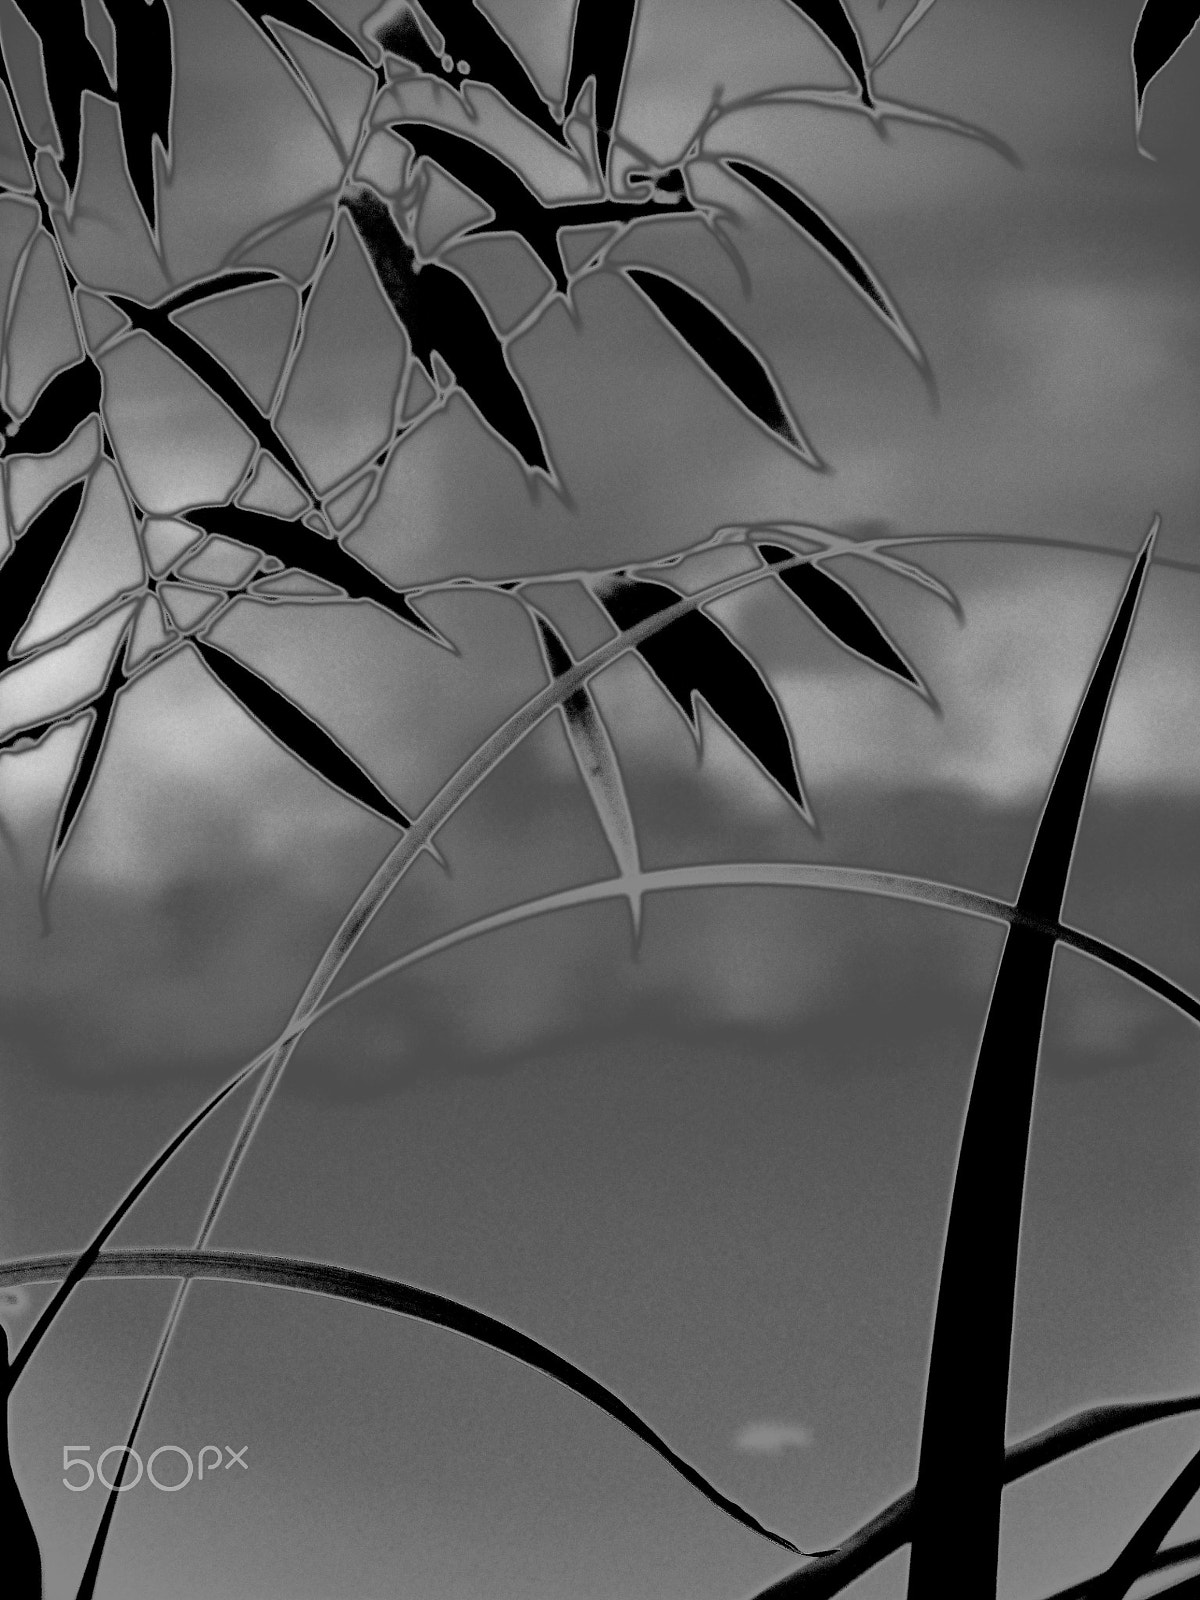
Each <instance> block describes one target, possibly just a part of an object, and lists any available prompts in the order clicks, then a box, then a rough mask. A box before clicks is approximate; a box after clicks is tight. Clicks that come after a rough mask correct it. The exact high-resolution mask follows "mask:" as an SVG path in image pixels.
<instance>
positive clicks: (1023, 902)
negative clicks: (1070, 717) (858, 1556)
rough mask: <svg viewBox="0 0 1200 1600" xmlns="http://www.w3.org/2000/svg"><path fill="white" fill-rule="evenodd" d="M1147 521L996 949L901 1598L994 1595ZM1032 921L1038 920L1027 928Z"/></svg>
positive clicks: (937, 1322) (953, 1212)
mask: <svg viewBox="0 0 1200 1600" xmlns="http://www.w3.org/2000/svg"><path fill="white" fill-rule="evenodd" d="M1157 529H1158V518H1157V517H1156V518H1155V519H1154V523H1153V525H1152V527H1151V530H1150V533H1149V536H1148V537H1147V539H1146V542H1145V544H1144V545H1143V547H1142V550H1141V552H1140V553H1139V555H1138V556H1137V558H1136V560H1135V561H1134V563H1133V567H1132V571H1131V573H1130V576H1129V580H1128V582H1127V584H1126V586H1125V590H1124V593H1123V594H1122V596H1121V599H1120V602H1119V604H1118V606H1117V609H1116V612H1115V614H1114V617H1113V620H1112V623H1111V625H1110V627H1109V630H1108V635H1107V638H1106V639H1105V642H1104V645H1103V647H1102V648H1101V650H1100V653H1099V655H1098V657H1097V659H1096V663H1095V666H1094V667H1093V669H1092V673H1091V677H1090V680H1089V682H1088V685H1087V688H1086V689H1085V691H1084V695H1083V699H1082V700H1081V702H1080V705H1079V710H1078V712H1077V714H1076V717H1075V722H1074V726H1073V727H1072V729H1071V732H1070V735H1069V737H1068V739H1067V742H1066V746H1065V748H1064V750H1063V753H1062V756H1061V758H1060V760H1059V764H1058V769H1057V771H1056V772H1055V775H1054V781H1053V783H1052V784H1051V786H1050V792H1049V795H1048V797H1047V800H1046V805H1045V808H1044V810H1043V812H1042V817H1041V820H1040V822H1039V824H1038V829H1037V834H1036V836H1035V838H1034V842H1033V847H1032V849H1031V850H1030V854H1029V860H1028V864H1027V865H1026V868H1025V875H1024V878H1023V880H1022V883H1021V890H1020V894H1019V895H1018V897H1017V905H1016V910H1017V920H1015V921H1014V922H1013V924H1012V926H1011V927H1010V928H1009V931H1008V934H1007V936H1006V938H1005V942H1004V953H1003V955H1002V956H1001V960H1000V968H999V971H998V973H997V975H996V982H995V986H994V988H993V991H992V997H991V1001H990V1003H989V1005H988V1013H987V1021H986V1023H985V1025H984V1030H983V1038H982V1040H981V1041H980V1046H979V1054H978V1058H977V1060H976V1064H975V1074H974V1080H973V1082H972V1086H971V1095H970V1100H969V1103H968V1106H967V1115H966V1120H965V1122H964V1125H963V1132H962V1137H961V1141H960V1145H959V1154H958V1163H957V1168H956V1172H955V1178H954V1191H953V1195H952V1198H951V1202H950V1216H949V1221H948V1223H947V1227H946V1241H945V1246H944V1249H943V1254H942V1270H941V1281H940V1284H939V1288H938V1299H937V1309H936V1312H935V1316H934V1328H933V1346H932V1350H931V1353H930V1357H929V1372H928V1377H927V1380H926V1390H925V1416H924V1423H923V1427H922V1434H921V1452H920V1466H919V1472H918V1477H917V1489H916V1503H915V1508H914V1524H913V1549H912V1560H911V1562H910V1564H909V1578H908V1593H909V1595H910V1596H912V1597H913V1600H924V1597H925V1596H927V1595H932V1594H941V1593H962V1594H979V1595H985V1594H994V1593H995V1589H996V1573H997V1562H998V1559H999V1540H1000V1494H1001V1490H1002V1488H1003V1482H1004V1473H1003V1462H1004V1427H1005V1415H1006V1411H1007V1407H1008V1372H1009V1358H1010V1347H1011V1342H1012V1327H1013V1308H1014V1304H1015V1297H1016V1275H1017V1252H1018V1246H1019V1241H1020V1226H1021V1207H1022V1200H1023V1195H1024V1187H1025V1164H1026V1160H1027V1156H1028V1147H1029V1127H1030V1118H1031V1115H1032V1111H1033V1095H1034V1087H1035V1083H1036V1077H1037V1062H1038V1055H1039V1052H1040V1048H1041V1036H1042V1024H1043V1018H1044V1013H1045V1005H1046V996H1047V993H1048V990H1049V986H1050V970H1051V963H1052V960H1053V956H1054V947H1055V944H1056V935H1055V934H1054V932H1053V931H1049V930H1051V929H1053V928H1054V927H1055V926H1057V924H1058V922H1059V919H1060V917H1061V914H1062V902H1063V897H1064V896H1065V894H1066V888H1067V878H1068V874H1069V872H1070V866H1071V857H1072V854H1073V852H1074V848H1075V839H1076V835H1077V832H1078V829H1079V822H1080V819H1081V817H1082V814H1083V805H1084V800H1085V798H1086V794H1087V788H1088V784H1089V782H1090V779H1091V772H1092V767H1093V764H1094V762H1095V758H1096V751H1097V749H1098V747H1099V744H1100V735H1101V733H1102V731H1103V727H1104V721H1105V717H1106V715H1107V711H1108V706H1109V702H1110V700H1111V697H1112V692H1113V689H1114V687H1115V685H1116V681H1117V674H1118V672H1119V670H1120V666H1121V661H1122V659H1123V656H1124V652H1125V647H1126V644H1127V642H1128V639H1129V633H1130V630H1131V628H1132V626H1133V620H1134V617H1135V615H1136V612H1137V606H1138V601H1139V598H1140V596H1141V592H1142V587H1143V584H1144V582H1145V577H1146V573H1147V571H1148V569H1149V565H1150V555H1151V550H1152V548H1153V542H1154V537H1155V534H1156V532H1157ZM1034 919H1036V920H1034Z"/></svg>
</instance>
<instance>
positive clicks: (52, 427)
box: [0, 356, 100, 456]
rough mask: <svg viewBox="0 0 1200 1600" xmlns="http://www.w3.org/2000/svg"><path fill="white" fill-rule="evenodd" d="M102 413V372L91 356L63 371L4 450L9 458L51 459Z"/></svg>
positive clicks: (0, 450)
mask: <svg viewBox="0 0 1200 1600" xmlns="http://www.w3.org/2000/svg"><path fill="white" fill-rule="evenodd" d="M99 409H100V368H99V367H98V366H97V365H96V363H95V362H94V361H93V360H92V358H91V356H84V358H83V360H82V361H77V362H75V364H74V366H70V367H63V368H61V369H60V370H59V371H58V372H56V373H55V374H54V376H53V377H52V378H51V379H50V382H49V383H48V384H47V385H46V386H45V388H44V389H43V390H42V392H41V394H39V395H38V397H37V399H36V400H35V401H34V404H33V408H32V410H31V411H30V412H29V415H28V416H27V417H26V418H25V419H24V421H22V422H19V423H17V424H16V426H15V427H14V428H13V430H12V432H11V433H10V434H9V436H8V437H7V438H6V439H5V440H4V442H3V445H2V446H0V454H3V455H6V456H14V455H31V456H44V455H49V454H50V452H51V451H53V450H57V449H58V448H59V447H60V445H64V444H66V442H67V440H68V439H69V438H70V437H71V435H72V434H73V433H74V432H75V429H76V428H77V427H78V426H79V424H80V423H81V422H82V421H84V419H85V418H86V417H89V416H91V415H93V414H94V413H95V412H98V411H99Z"/></svg>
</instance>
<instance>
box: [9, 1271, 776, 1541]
mask: <svg viewBox="0 0 1200 1600" xmlns="http://www.w3.org/2000/svg"><path fill="white" fill-rule="evenodd" d="M72 1265H73V1258H72V1257H70V1256H44V1257H39V1258H35V1259H32V1260H29V1261H25V1262H14V1263H6V1264H5V1268H4V1275H5V1277H6V1278H7V1277H8V1275H9V1273H10V1272H13V1271H15V1272H16V1273H17V1274H18V1276H17V1277H16V1278H14V1279H13V1281H17V1282H20V1281H25V1282H32V1281H37V1280H38V1279H39V1278H42V1277H46V1276H50V1277H57V1276H58V1274H59V1273H60V1272H63V1271H68V1270H70V1267H71V1266H72ZM21 1273H24V1274H25V1276H24V1278H22V1277H21V1276H20V1274H21ZM89 1276H91V1277H103V1278H117V1277H120V1278H183V1279H186V1280H190V1279H192V1278H206V1279H215V1280H220V1281H223V1282H226V1283H258V1284H264V1285H268V1286H271V1287H276V1288H281V1289H295V1290H300V1291H302V1292H303V1293H307V1294H319V1295H324V1296H327V1297H329V1298H330V1299H335V1300H345V1301H349V1302H351V1303H353V1304H356V1305H363V1306H374V1307H376V1308H378V1309H379V1310H381V1311H390V1312H392V1313H393V1314H394V1315H397V1316H402V1317H409V1318H412V1319H413V1320H414V1321H418V1322H424V1323H427V1324H431V1325H432V1326H434V1327H438V1328H446V1329H448V1330H450V1331H451V1332H453V1333H457V1334H460V1335H462V1337H463V1338H466V1339H471V1340H473V1341H474V1342H475V1343H476V1344H482V1345H486V1346H487V1347H488V1348H489V1349H491V1350H497V1351H499V1352H500V1353H501V1354H502V1355H506V1356H509V1357H510V1358H511V1359H512V1360H514V1361H519V1362H521V1363H522V1365H524V1366H527V1367H531V1368H532V1369H533V1370H534V1371H535V1372H541V1373H543V1374H544V1375H545V1376H546V1377H549V1378H553V1379H554V1380H555V1382H557V1383H560V1384H562V1386H563V1387H564V1388H566V1389H569V1390H570V1391H571V1392H572V1393H573V1394H577V1395H579V1396H580V1397H581V1398H582V1399H584V1400H587V1401H590V1403H591V1404H592V1405H593V1406H595V1407H596V1408H597V1409H598V1410H600V1411H603V1412H604V1413H605V1415H606V1416H609V1417H611V1418H612V1419H613V1420H614V1421H615V1422H619V1423H620V1424H621V1425H622V1426H623V1427H624V1428H626V1429H627V1430H628V1431H629V1432H630V1433H633V1434H635V1435H636V1436H637V1437H638V1438H639V1439H641V1440H642V1442H643V1443H644V1444H647V1445H649V1446H650V1448H651V1449H652V1450H653V1451H654V1452H655V1454H656V1455H658V1456H659V1457H661V1459H662V1460H664V1461H665V1462H667V1463H668V1465H669V1466H671V1467H673V1468H674V1470H675V1471H676V1472H677V1473H678V1474H679V1475H680V1477H682V1478H683V1479H684V1480H685V1481H686V1482H688V1483H690V1484H691V1485H692V1487H693V1488H694V1489H698V1490H699V1492H700V1493H701V1494H702V1495H703V1496H704V1498H705V1499H706V1500H708V1501H709V1502H710V1503H711V1504H712V1505H715V1506H717V1507H718V1508H719V1509H720V1510H722V1511H723V1512H725V1514H726V1515H727V1516H729V1517H732V1518H733V1520H734V1521H735V1522H739V1523H740V1524H741V1525H742V1527H744V1528H749V1529H750V1530H751V1531H752V1532H754V1533H757V1534H761V1536H762V1537H763V1538H764V1539H769V1540H770V1541H771V1543H772V1544H775V1545H779V1546H780V1547H781V1548H782V1549H784V1550H789V1551H791V1552H792V1553H793V1554H795V1555H802V1554H804V1552H803V1551H800V1550H798V1549H797V1547H796V1546H795V1545H794V1544H793V1543H792V1541H791V1540H790V1539H785V1538H784V1536H783V1535H782V1534H779V1533H773V1532H772V1531H771V1530H770V1529H769V1528H766V1527H764V1526H763V1524H762V1523H761V1522H760V1521H759V1520H758V1518H757V1517H755V1516H754V1515H753V1513H751V1512H749V1511H747V1510H745V1508H744V1507H742V1506H740V1505H738V1503H737V1502H736V1501H735V1500H731V1499H730V1498H729V1497H728V1496H727V1495H725V1494H722V1492H721V1491H720V1490H719V1489H718V1488H716V1487H715V1486H714V1485H713V1484H711V1483H710V1482H709V1481H708V1479H707V1478H705V1477H704V1476H703V1474H702V1473H700V1472H698V1471H697V1470H696V1468H695V1467H693V1466H692V1465H691V1464H690V1463H689V1462H687V1461H685V1460H684V1459H683V1457H682V1456H680V1455H678V1454H677V1453H676V1452H675V1451H674V1450H672V1448H671V1446H670V1445H669V1444H667V1443H666V1441H665V1440H663V1439H662V1438H660V1437H659V1435H658V1434H657V1433H656V1432H655V1431H654V1429H653V1428H651V1427H650V1425H649V1423H647V1422H646V1421H645V1420H644V1419H643V1418H642V1417H640V1416H639V1415H638V1413H637V1412H636V1411H634V1410H633V1409H632V1408H631V1407H630V1406H628V1405H626V1403H625V1402H624V1401H623V1400H622V1399H621V1398H620V1397H619V1396H618V1395H616V1394H614V1393H613V1391H612V1390H611V1389H609V1388H607V1387H606V1386H605V1385H604V1384H602V1383H600V1382H599V1381H598V1380H597V1379H595V1378H593V1377H591V1376H590V1375H589V1374H588V1373H586V1372H584V1371H583V1370H582V1369H581V1368H580V1367H577V1366H576V1365H575V1364H574V1362H572V1361H569V1360H567V1358H566V1357H565V1356H561V1355H559V1354H558V1353H557V1351H554V1350H551V1349H550V1348H549V1346H547V1345H544V1344H542V1343H540V1341H539V1340H537V1339H534V1338H532V1337H531V1336H530V1335H529V1334H527V1333H523V1332H521V1330H520V1329H519V1328H514V1327H512V1326H511V1325H510V1324H509V1323H506V1322H502V1321H500V1319H499V1318H498V1317H492V1316H489V1315H488V1314H487V1312H486V1311H480V1310H477V1309H476V1307H474V1306H471V1305H467V1304H466V1303H464V1302H463V1301H460V1300H452V1299H450V1298H449V1297H448V1296H446V1295H441V1294H435V1293H434V1292H433V1291H432V1290H430V1289H422V1288H419V1287H418V1286H417V1285H415V1284H410V1283H402V1282H400V1281H399V1280H397V1279H395V1278H384V1277H379V1276H377V1275H376V1274H374V1273H370V1272H357V1271H354V1270H353V1269H351V1268H349V1267H342V1266H335V1265H333V1264H332V1263H326V1262H322V1261H305V1260H299V1259H296V1258H294V1257H287V1256H274V1255H261V1254H257V1253H251V1252H248V1251H236V1250H110V1251H105V1252H104V1253H102V1254H101V1255H100V1256H99V1257H98V1258H97V1259H96V1261H95V1262H93V1263H92V1266H91V1268H90V1270H89Z"/></svg>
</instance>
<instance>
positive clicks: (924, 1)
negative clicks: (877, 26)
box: [871, 0, 937, 72]
mask: <svg viewBox="0 0 1200 1600" xmlns="http://www.w3.org/2000/svg"><path fill="white" fill-rule="evenodd" d="M936 3H937V0H917V3H916V5H915V6H913V8H912V10H911V11H910V12H909V13H908V15H907V16H906V17H905V18H904V20H903V22H901V24H900V26H899V27H898V28H897V29H896V31H895V33H894V34H893V35H892V37H891V38H890V39H889V40H888V42H887V44H885V45H884V47H883V49H882V50H881V51H880V52H879V54H878V55H877V56H876V57H875V59H874V61H873V62H872V63H871V70H872V72H874V71H875V69H876V68H877V67H878V66H880V64H881V63H882V62H884V61H886V60H887V58H888V57H889V56H890V55H891V53H892V51H893V50H896V49H898V48H899V46H900V45H902V44H903V43H904V41H905V39H907V38H908V36H909V34H910V33H911V32H912V31H913V29H914V28H915V27H917V26H918V25H919V24H920V23H922V22H924V20H925V18H926V17H927V16H928V15H929V13H930V12H931V11H932V10H933V8H934V6H935V5H936Z"/></svg>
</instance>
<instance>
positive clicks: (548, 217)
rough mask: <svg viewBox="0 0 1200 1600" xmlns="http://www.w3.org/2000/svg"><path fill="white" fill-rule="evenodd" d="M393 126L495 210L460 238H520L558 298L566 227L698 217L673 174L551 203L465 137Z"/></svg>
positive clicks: (425, 127)
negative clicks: (632, 188)
mask: <svg viewBox="0 0 1200 1600" xmlns="http://www.w3.org/2000/svg"><path fill="white" fill-rule="evenodd" d="M389 126H390V127H391V130H392V132H393V133H396V134H399V136H400V137H401V138H402V139H405V140H407V142H408V143H409V144H410V145H411V146H412V149H413V155H414V158H416V159H418V160H425V161H432V162H436V164H437V165H438V166H439V167H441V168H442V170H443V171H444V172H446V173H448V174H449V176H450V177H452V178H453V179H454V181H455V182H456V183H460V184H462V186H463V187H464V188H466V189H469V190H470V191H471V192H472V194H474V195H476V196H478V198H479V199H480V200H481V201H482V202H483V203H484V205H486V206H489V207H490V208H491V211H492V216H491V218H488V219H485V220H483V221H482V222H477V223H474V224H472V225H471V226H469V227H468V228H467V229H466V231H465V233H464V234H463V235H462V236H461V237H463V238H465V239H472V238H476V237H478V236H480V235H483V234H489V233H514V234H516V235H517V236H518V237H519V238H521V239H523V240H524V241H525V243H526V244H527V245H528V246H529V248H530V249H531V250H532V251H533V253H534V255H536V256H537V258H538V260H539V261H540V262H541V263H542V265H543V266H544V267H545V269H546V271H547V272H548V273H549V274H550V277H551V278H552V279H553V280H554V287H555V288H556V289H557V290H558V292H559V293H560V294H566V292H567V289H568V285H569V281H570V280H569V276H568V273H567V266H566V262H565V261H564V260H563V257H562V250H561V246H560V242H559V240H560V234H561V231H562V229H563V228H588V227H600V226H603V225H604V224H607V223H611V222H615V223H619V224H623V223H628V222H631V221H636V220H637V219H638V218H640V217H649V216H682V215H684V214H685V213H693V214H694V212H695V209H696V208H695V206H694V205H693V204H692V201H691V198H690V196H689V195H688V194H687V192H686V188H684V187H683V186H682V174H680V188H679V190H678V192H673V191H672V189H671V187H670V182H671V177H672V175H671V174H667V175H666V179H667V181H666V185H665V186H664V182H663V178H662V176H660V175H658V174H655V177H654V182H653V184H650V183H647V184H646V185H645V186H644V187H643V189H642V190H641V191H640V192H639V193H637V194H635V195H634V196H632V197H630V198H626V197H622V198H620V199H607V198H606V199H600V200H576V201H557V202H554V203H550V202H547V201H545V200H543V199H542V198H541V196H540V195H538V194H537V193H536V192H535V191H534V190H533V188H531V186H530V184H529V183H528V181H527V180H526V179H525V177H524V176H523V175H522V174H521V173H520V172H519V171H518V170H517V169H516V168H515V167H513V166H511V165H510V164H509V162H507V161H506V160H505V159H504V158H503V157H502V156H500V155H497V154H496V153H495V152H494V151H492V150H488V149H486V148H485V147H484V146H483V145H480V144H478V143H476V141H475V140H474V139H472V138H470V137H469V135H467V134H464V133H460V132H458V131H457V130H455V129H453V128H444V127H439V126H438V125H437V124H436V123H429V122H422V121H419V120H415V119H414V120H412V121H404V122H393V123H391V124H389ZM664 195H665V196H666V197H665V198H664Z"/></svg>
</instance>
